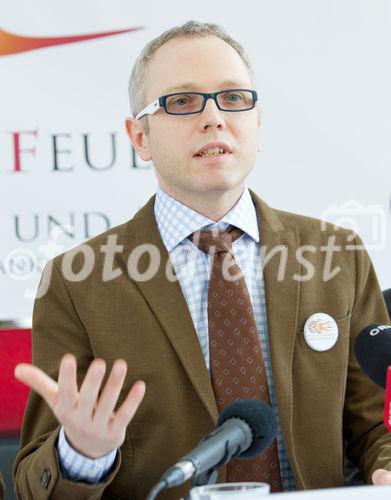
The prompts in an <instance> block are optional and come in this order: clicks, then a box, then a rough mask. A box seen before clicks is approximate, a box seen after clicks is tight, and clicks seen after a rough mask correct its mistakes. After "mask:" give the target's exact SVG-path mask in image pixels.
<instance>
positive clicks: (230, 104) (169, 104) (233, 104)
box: [166, 90, 254, 114]
mask: <svg viewBox="0 0 391 500" xmlns="http://www.w3.org/2000/svg"><path fill="white" fill-rule="evenodd" d="M217 101H218V104H219V106H220V109H222V110H223V111H244V110H246V109H251V108H253V107H254V98H253V94H252V92H249V91H248V90H230V91H227V92H221V93H219V94H218V95H217ZM203 103H204V96H202V95H199V94H193V93H191V92H189V93H187V94H174V95H171V96H169V97H167V99H166V108H167V111H168V112H169V113H174V114H183V113H196V112H197V111H201V109H202V107H203Z"/></svg>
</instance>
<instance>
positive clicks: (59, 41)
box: [0, 27, 143, 57]
mask: <svg viewBox="0 0 391 500" xmlns="http://www.w3.org/2000/svg"><path fill="white" fill-rule="evenodd" d="M141 29H143V27H137V28H127V29H123V30H117V31H107V32H104V33H90V34H88V35H71V36H55V37H39V36H21V35H16V34H14V33H10V32H8V31H5V30H2V29H0V57H1V56H9V55H11V54H19V53H21V52H27V51H28V50H36V49H43V48H45V47H53V46H55V45H65V44H67V43H75V42H83V41H86V40H93V39H94V38H103V37H105V36H113V35H121V34H122V33H130V32H132V31H137V30H141Z"/></svg>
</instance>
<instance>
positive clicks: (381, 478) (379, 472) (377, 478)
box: [372, 469, 391, 486]
mask: <svg viewBox="0 0 391 500" xmlns="http://www.w3.org/2000/svg"><path fill="white" fill-rule="evenodd" d="M372 482H373V484H374V485H376V486H381V485H386V484H391V472H388V471H386V470H385V469H376V470H375V472H374V473H373V474H372Z"/></svg>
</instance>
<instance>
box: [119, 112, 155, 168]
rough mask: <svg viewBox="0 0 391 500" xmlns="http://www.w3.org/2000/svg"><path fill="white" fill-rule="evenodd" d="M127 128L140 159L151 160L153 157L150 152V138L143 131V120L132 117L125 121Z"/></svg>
mask: <svg viewBox="0 0 391 500" xmlns="http://www.w3.org/2000/svg"><path fill="white" fill-rule="evenodd" d="M125 128H126V133H127V135H128V137H129V139H130V141H131V143H132V144H133V147H134V149H135V150H136V153H137V154H138V155H139V157H140V158H141V159H142V160H144V161H149V160H151V159H152V155H151V153H150V152H149V146H148V137H147V135H146V134H145V133H144V131H143V127H142V123H141V120H136V119H135V118H133V117H131V116H130V117H129V118H126V120H125Z"/></svg>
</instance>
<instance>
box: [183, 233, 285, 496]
mask: <svg viewBox="0 0 391 500" xmlns="http://www.w3.org/2000/svg"><path fill="white" fill-rule="evenodd" d="M242 234H243V231H241V230H240V229H238V228H236V227H234V226H229V227H228V228H227V230H226V231H216V230H213V231H205V230H204V231H202V230H200V231H196V232H195V233H193V234H192V235H190V236H189V238H190V239H191V241H192V242H193V243H194V244H195V245H196V246H198V248H199V249H200V250H202V251H203V252H205V253H206V254H209V255H210V256H211V259H212V263H211V267H212V269H211V274H210V279H209V290H208V325H209V353H210V371H211V379H212V385H213V391H214V394H215V398H216V403H217V408H218V410H219V413H221V412H222V411H223V410H224V409H225V408H226V407H227V406H228V405H229V404H231V403H233V402H234V401H237V400H239V399H261V400H263V401H265V402H266V403H268V404H270V395H269V388H268V383H267V378H266V370H265V364H264V362H263V356H262V351H261V348H260V344H259V339H258V335H257V327H256V322H255V318H254V312H253V308H252V304H251V299H250V295H249V292H248V289H247V286H246V282H245V280H244V276H243V273H242V271H241V269H240V267H239V266H238V265H237V263H236V261H235V258H234V255H233V250H232V241H235V240H236V239H237V238H239V237H240V236H241V235H242ZM227 480H228V481H229V482H238V481H261V482H265V483H268V484H270V490H271V491H272V492H276V491H282V486H281V476H280V464H279V459H278V451H277V442H276V440H274V441H273V443H272V445H271V446H270V447H269V448H268V449H267V450H266V451H265V452H264V453H263V454H261V455H258V456H257V457H256V458H255V459H250V460H244V459H242V460H238V459H236V460H231V462H229V463H228V464H227Z"/></svg>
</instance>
